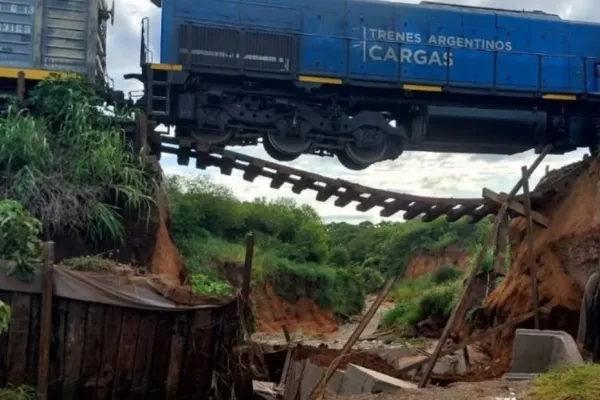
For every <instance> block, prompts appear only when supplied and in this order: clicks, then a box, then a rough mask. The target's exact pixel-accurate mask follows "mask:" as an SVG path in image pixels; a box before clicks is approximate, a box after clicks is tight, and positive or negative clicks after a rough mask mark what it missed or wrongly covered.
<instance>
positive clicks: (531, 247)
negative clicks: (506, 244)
mask: <svg viewBox="0 0 600 400" xmlns="http://www.w3.org/2000/svg"><path fill="white" fill-rule="evenodd" d="M521 172H522V174H523V178H522V180H523V195H524V196H525V201H524V206H525V207H524V208H525V220H526V221H527V256H528V257H527V258H528V261H529V274H530V275H531V291H532V299H533V312H534V319H533V320H534V325H533V326H534V327H535V329H538V330H539V329H540V305H539V303H540V300H539V291H538V281H537V264H536V262H535V243H534V240H533V239H534V238H533V235H534V233H533V222H532V219H533V215H532V214H533V211H531V198H530V197H529V178H528V176H527V167H523V168H522V169H521Z"/></svg>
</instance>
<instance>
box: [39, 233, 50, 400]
mask: <svg viewBox="0 0 600 400" xmlns="http://www.w3.org/2000/svg"><path fill="white" fill-rule="evenodd" d="M53 272H54V242H46V243H44V269H43V275H42V307H41V308H42V310H41V317H40V354H39V359H38V379H37V399H38V400H46V399H47V398H48V374H49V368H50V344H51V342H50V337H51V334H52V283H53V282H52V275H53Z"/></svg>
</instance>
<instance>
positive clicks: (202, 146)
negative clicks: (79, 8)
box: [152, 135, 570, 225]
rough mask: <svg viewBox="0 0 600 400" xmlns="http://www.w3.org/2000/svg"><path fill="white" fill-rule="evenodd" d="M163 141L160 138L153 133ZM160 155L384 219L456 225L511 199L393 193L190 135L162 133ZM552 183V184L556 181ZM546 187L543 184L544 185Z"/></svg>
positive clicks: (539, 199)
mask: <svg viewBox="0 0 600 400" xmlns="http://www.w3.org/2000/svg"><path fill="white" fill-rule="evenodd" d="M152 136H153V137H154V138H156V139H158V135H152ZM159 140H160V142H161V145H160V153H166V154H172V155H175V156H176V157H177V162H178V164H179V165H186V166H187V165H189V164H190V159H191V158H195V160H196V168H198V169H206V168H208V167H217V168H219V169H220V172H221V174H224V175H231V174H232V172H233V170H239V171H242V172H243V179H244V180H246V181H248V182H254V180H255V179H256V178H258V177H263V178H267V179H268V180H270V181H271V182H270V187H271V188H273V189H280V188H281V187H283V185H284V184H286V183H287V184H289V185H291V189H292V192H294V193H295V194H300V193H302V192H303V191H305V190H312V191H315V192H316V200H317V201H319V202H325V201H327V200H329V199H331V198H335V201H334V203H333V204H334V205H335V206H336V207H340V208H343V207H347V206H349V205H350V204H351V203H358V204H357V205H356V210H357V211H360V212H366V211H369V210H371V209H373V208H375V207H379V208H381V210H380V215H381V216H382V217H390V216H392V215H394V214H397V213H399V212H403V218H404V219H405V220H412V219H415V218H418V217H421V220H422V221H424V222H431V221H433V220H435V219H437V218H439V217H442V216H445V217H446V220H448V221H450V222H454V221H457V220H459V219H461V218H463V217H468V218H469V219H470V221H471V222H473V223H475V222H478V221H480V220H482V219H483V218H485V217H487V216H489V215H492V214H495V213H496V212H497V211H498V210H499V208H500V205H501V202H502V201H503V200H504V198H505V197H506V196H505V195H502V194H497V193H494V192H493V191H491V190H489V189H484V190H483V193H482V197H481V198H452V197H450V198H440V197H425V196H417V195H412V194H407V193H401V192H396V191H390V190H383V189H376V188H373V187H368V186H364V185H360V184H357V183H353V182H350V181H347V180H344V179H338V178H330V177H326V176H323V175H320V174H316V173H312V172H307V171H303V170H300V169H297V168H292V167H289V166H286V165H282V164H278V163H275V162H272V161H267V160H263V159H260V158H257V157H252V156H248V155H245V154H242V153H238V152H234V151H230V150H225V149H223V148H220V147H216V146H211V145H209V144H207V143H204V142H201V141H197V140H195V139H194V138H190V137H181V138H176V137H173V136H169V135H160V139H159ZM569 175H570V174H569V173H567V174H561V175H560V178H559V179H550V178H551V176H550V178H548V179H544V180H543V181H542V182H541V184H540V185H539V190H537V191H534V192H533V193H531V202H532V207H533V208H534V209H535V208H537V207H540V206H542V205H543V204H544V203H545V202H546V201H547V200H548V199H549V198H551V197H552V196H553V194H554V193H555V192H556V191H557V188H558V186H560V184H561V182H565V181H566V180H568V177H569ZM550 180H551V182H550ZM542 183H543V184H542ZM510 209H511V212H512V213H514V214H522V209H523V199H522V196H517V197H515V198H514V199H513V201H512V202H511V207H510ZM533 218H534V222H536V223H538V224H540V225H546V224H547V221H546V219H545V218H544V217H543V216H541V215H539V214H537V213H535V215H533Z"/></svg>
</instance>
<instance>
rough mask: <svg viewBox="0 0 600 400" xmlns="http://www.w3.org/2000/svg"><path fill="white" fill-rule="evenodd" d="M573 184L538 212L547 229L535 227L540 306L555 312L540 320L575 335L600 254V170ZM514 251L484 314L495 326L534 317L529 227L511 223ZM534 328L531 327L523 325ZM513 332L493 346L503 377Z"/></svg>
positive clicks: (584, 172)
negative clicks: (547, 220) (586, 288)
mask: <svg viewBox="0 0 600 400" xmlns="http://www.w3.org/2000/svg"><path fill="white" fill-rule="evenodd" d="M566 181H568V184H567V185H566V186H565V187H563V188H561V189H560V192H559V193H558V194H557V195H555V197H554V198H553V199H552V201H551V202H550V203H549V204H547V205H546V206H544V207H543V208H542V209H540V210H538V211H539V212H541V213H542V214H544V215H546V216H547V217H549V218H550V219H551V223H550V226H549V227H548V228H547V229H543V228H540V227H537V226H536V227H534V230H535V232H534V233H535V238H534V252H535V259H536V264H537V279H538V282H539V284H538V285H539V299H540V306H541V307H544V308H546V309H549V310H551V312H549V313H544V314H542V316H541V325H542V326H541V328H542V329H560V330H565V331H567V332H569V333H571V334H573V335H575V334H576V329H577V321H578V318H579V308H580V303H581V297H582V293H583V287H584V285H585V282H586V280H587V278H588V277H589V276H590V275H591V273H592V271H594V270H595V269H596V268H597V265H598V254H599V250H600V247H599V245H600V237H599V234H600V207H598V204H599V189H600V187H599V184H600V164H599V163H598V161H592V162H589V166H588V167H587V168H582V169H581V170H580V172H578V173H575V174H573V175H571V176H570V177H569V178H568V179H567V180H566ZM510 246H511V254H512V258H513V262H512V265H511V267H510V270H509V272H508V274H507V276H506V278H505V279H504V281H503V282H502V284H501V285H500V286H499V287H498V288H497V289H496V290H495V291H493V292H492V293H491V294H490V296H489V297H488V299H487V300H486V302H485V304H484V307H485V313H486V315H487V316H488V318H489V320H490V321H495V323H496V324H499V323H502V322H504V321H508V320H512V319H516V318H519V317H521V316H523V315H524V314H527V313H529V312H531V311H532V309H533V306H532V304H533V302H532V289H531V274H530V268H529V262H528V242H527V240H526V223H525V220H524V219H523V218H517V219H515V220H513V221H512V223H511V227H510ZM523 326H524V327H532V326H531V322H528V323H527V324H525V325H523ZM513 337H514V327H512V328H511V327H509V328H507V329H505V330H504V331H503V332H502V333H501V334H499V335H498V336H497V337H496V338H494V340H493V341H492V345H491V352H492V355H493V357H494V358H495V359H496V360H497V365H498V368H499V373H501V372H502V370H507V369H508V368H509V365H510V359H511V346H512V340H513Z"/></svg>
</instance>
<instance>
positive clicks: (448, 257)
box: [405, 247, 471, 279]
mask: <svg viewBox="0 0 600 400" xmlns="http://www.w3.org/2000/svg"><path fill="white" fill-rule="evenodd" d="M469 265H471V257H470V255H469V253H468V251H466V250H464V249H461V248H455V247H447V248H445V249H443V250H440V251H439V252H427V251H417V252H415V253H414V254H413V255H412V257H411V259H410V261H409V263H408V266H407V267H406V272H405V278H406V279H415V278H418V277H419V276H421V275H425V274H429V273H433V272H435V271H437V270H438V269H440V268H442V267H456V268H458V269H460V270H462V271H465V270H466V269H467V268H468V267H469Z"/></svg>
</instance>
